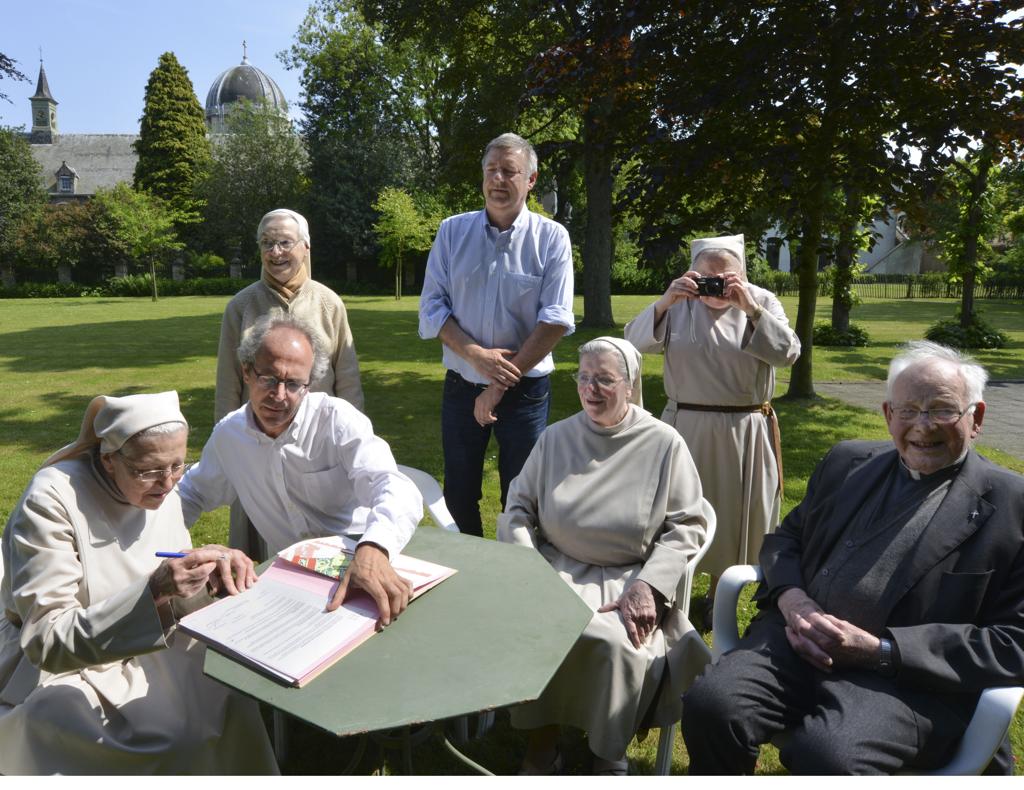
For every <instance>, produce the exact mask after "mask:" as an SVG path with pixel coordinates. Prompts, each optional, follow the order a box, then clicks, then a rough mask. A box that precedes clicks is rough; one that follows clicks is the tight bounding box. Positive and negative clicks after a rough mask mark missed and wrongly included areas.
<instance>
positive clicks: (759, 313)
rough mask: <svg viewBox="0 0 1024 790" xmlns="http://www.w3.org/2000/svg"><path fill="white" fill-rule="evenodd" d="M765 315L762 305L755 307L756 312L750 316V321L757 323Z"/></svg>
mask: <svg viewBox="0 0 1024 790" xmlns="http://www.w3.org/2000/svg"><path fill="white" fill-rule="evenodd" d="M763 314H764V308H763V307H761V305H755V306H754V312H753V313H751V314H750V320H751V321H754V322H755V323H756V322H757V319H758V318H760V317H761V316H762V315H763Z"/></svg>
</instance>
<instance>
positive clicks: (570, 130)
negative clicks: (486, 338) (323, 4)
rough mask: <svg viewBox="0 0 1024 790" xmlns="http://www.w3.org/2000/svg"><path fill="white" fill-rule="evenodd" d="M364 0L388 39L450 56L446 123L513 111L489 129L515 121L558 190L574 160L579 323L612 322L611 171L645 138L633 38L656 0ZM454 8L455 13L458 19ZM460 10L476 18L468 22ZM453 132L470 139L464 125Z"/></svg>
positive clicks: (468, 121)
mask: <svg viewBox="0 0 1024 790" xmlns="http://www.w3.org/2000/svg"><path fill="white" fill-rule="evenodd" d="M362 5H363V7H364V8H366V9H367V13H368V15H369V16H371V17H372V18H374V19H380V20H381V21H382V22H383V24H384V28H383V29H384V30H385V33H386V36H387V37H388V39H389V40H391V39H392V38H393V39H396V40H398V41H402V42H407V41H416V42H418V44H417V45H418V46H419V47H422V48H426V49H428V50H429V51H432V52H434V53H435V56H436V57H437V58H438V59H439V60H441V61H442V62H445V63H446V64H450V65H448V68H447V70H446V73H445V76H446V78H448V79H449V82H448V83H446V84H450V85H458V86H460V87H461V88H462V89H463V91H462V93H457V94H454V95H458V96H462V97H465V98H464V99H462V100H461V101H460V104H459V105H458V106H457V107H455V108H453V110H454V112H455V116H454V117H457V118H461V119H464V123H463V124H462V126H461V127H459V126H458V125H456V124H452V125H451V127H450V128H461V129H463V130H468V129H470V127H471V124H472V123H473V121H474V119H478V118H485V119H486V118H491V119H495V120H496V118H497V116H495V115H494V114H493V110H495V109H496V110H498V112H499V113H502V114H503V115H504V117H506V118H508V119H509V120H508V121H507V122H506V124H505V126H506V128H497V129H495V128H494V127H493V125H492V127H491V128H492V130H493V131H495V132H500V131H506V129H514V130H516V131H519V132H520V133H522V134H523V135H524V136H525V137H527V138H528V139H529V140H530V141H531V142H532V143H533V144H534V146H535V147H536V148H537V149H538V151H539V152H540V154H541V156H542V158H543V159H544V161H545V164H546V165H549V164H552V163H554V164H555V165H556V169H557V170H559V171H561V175H560V176H559V178H558V184H559V187H560V191H562V190H564V187H565V185H566V183H567V182H568V181H569V180H570V179H569V178H565V177H563V176H564V175H565V174H567V172H568V171H570V170H571V169H574V168H575V167H577V166H578V167H579V168H580V170H581V172H582V179H583V193H582V194H581V195H580V198H579V199H577V200H574V202H575V203H577V208H580V207H581V206H583V205H585V208H586V210H585V211H583V212H577V215H579V216H581V217H582V223H583V226H584V233H583V235H584V239H583V294H584V296H583V300H584V318H583V322H584V324H587V325H592V326H610V325H611V324H612V323H613V316H612V311H611V285H610V284H611V265H612V258H613V250H614V233H613V227H614V224H615V222H616V221H617V212H616V211H615V210H614V209H613V195H614V184H615V175H616V170H617V168H618V167H619V166H620V165H621V164H622V163H623V162H624V161H627V160H628V158H629V157H630V154H631V151H632V148H633V147H634V146H635V145H636V144H637V143H638V142H639V140H640V139H642V135H643V130H644V127H645V118H646V116H647V115H648V114H649V112H650V109H649V107H648V106H647V105H646V104H645V103H644V91H643V83H642V81H640V80H638V79H637V75H638V63H639V62H640V61H641V60H642V55H641V53H639V52H638V51H637V50H636V49H635V48H634V46H633V44H634V37H635V35H636V33H637V31H638V29H639V26H640V24H641V22H640V20H641V14H640V13H639V12H640V10H641V9H643V8H645V7H647V6H653V5H659V6H660V5H661V4H650V3H646V4H645V3H642V2H639V0H628V1H627V2H613V1H612V0H599V2H568V3H554V4H547V3H535V2H527V3H491V2H484V0H446V1H444V2H437V3H432V4H430V5H429V6H424V5H423V4H421V3H418V2H413V0H368V1H367V2H364V3H363V4H362ZM666 5H672V6H674V4H666ZM452 19H459V20H460V24H459V25H458V26H457V28H456V29H453V28H452V25H451V20H452ZM464 20H471V24H470V25H469V30H468V32H467V29H466V26H465V25H464V24H463V21H464ZM481 89H482V90H481ZM493 96H508V97H512V98H513V99H514V100H515V102H516V104H517V105H518V106H517V107H516V108H515V109H514V111H510V110H509V109H508V108H507V107H506V108H503V107H502V106H501V105H499V106H497V107H495V106H493V104H487V103H485V99H487V98H490V97H493ZM491 101H493V99H491ZM483 108H486V110H484V109H483ZM638 119H639V121H638ZM491 136H493V135H491ZM452 137H453V139H456V140H464V141H465V142H466V143H468V142H469V141H470V139H472V137H471V135H470V134H465V135H464V136H463V135H453V136H452ZM442 139H443V137H442ZM476 139H478V140H479V142H478V144H477V145H478V146H479V147H472V148H469V150H472V151H474V152H475V151H478V150H480V149H481V148H482V146H483V144H484V143H486V141H487V137H486V136H482V135H480V136H478V137H477V138H476ZM548 183H551V182H550V180H549V179H548ZM562 196H563V197H564V193H563V195H562Z"/></svg>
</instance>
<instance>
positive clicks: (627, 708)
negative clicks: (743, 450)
mask: <svg viewBox="0 0 1024 790" xmlns="http://www.w3.org/2000/svg"><path fill="white" fill-rule="evenodd" d="M640 361H641V357H640V354H639V352H638V351H637V350H636V349H635V348H634V347H633V346H632V345H631V344H629V343H628V342H626V341H624V340H621V339H619V338H612V337H601V338H597V339H596V340H592V341H590V342H589V343H587V344H585V345H584V346H582V347H581V348H580V363H579V372H578V373H577V375H576V381H577V383H578V392H579V397H580V403H581V405H582V406H583V410H582V411H581V412H579V413H577V414H576V415H575V416H573V417H570V418H568V419H566V420H562V421H561V422H557V423H555V424H554V425H551V426H550V427H549V428H548V429H547V430H546V431H545V432H544V433H543V434H542V435H541V437H540V440H539V441H538V442H537V445H536V446H535V447H534V448H533V452H531V453H530V456H529V458H528V459H527V461H526V464H525V466H524V467H523V471H522V472H521V473H520V474H519V476H518V477H517V478H516V479H515V481H514V482H513V483H512V487H511V488H510V490H509V496H508V504H507V505H506V507H505V512H504V513H503V514H502V515H501V516H500V517H499V520H498V538H499V540H503V541H506V542H509V543H518V544H522V545H524V546H530V547H532V548H533V549H535V550H537V551H539V552H540V553H541V554H542V555H543V556H544V558H545V559H546V560H547V561H548V562H549V563H551V565H552V567H553V568H554V569H555V570H556V571H557V572H558V574H559V575H560V576H561V577H562V579H563V580H564V581H565V583H566V584H568V585H569V586H571V587H572V588H573V589H574V590H575V591H576V592H577V593H578V594H579V596H580V598H582V599H583V601H584V602H585V603H586V604H587V605H589V606H590V607H591V609H593V611H594V616H593V618H592V619H591V621H590V623H589V625H588V626H587V628H586V629H585V630H584V632H583V634H582V635H581V636H580V638H579V640H578V641H577V642H576V644H575V646H574V647H573V649H572V650H571V651H570V653H569V655H568V656H567V657H566V659H565V661H564V662H563V664H562V666H561V667H560V668H559V669H558V671H557V672H556V674H555V676H554V678H552V680H551V682H550V683H549V684H548V686H547V688H546V689H545V690H544V693H543V695H542V696H541V698H540V699H539V700H537V701H536V702H531V703H528V704H526V705H522V706H520V707H518V708H514V709H513V711H512V723H513V725H514V726H516V727H518V728H520V729H529V730H531V733H530V738H529V746H528V749H527V754H526V757H525V759H524V761H523V766H522V772H523V773H527V774H544V773H557V772H558V770H559V769H560V768H561V757H560V755H559V752H558V748H557V746H558V738H559V729H558V726H557V725H560V724H567V725H572V726H575V727H578V728H580V729H583V730H585V731H586V732H587V738H588V743H589V745H590V750H591V752H593V756H594V771H595V772H596V773H605V774H613V775H615V774H624V773H626V771H627V768H628V764H627V762H626V759H625V757H626V747H627V745H628V744H629V742H630V740H631V739H632V738H633V735H634V733H636V731H637V730H638V729H639V728H641V727H648V726H662V725H668V724H671V723H672V722H674V721H677V720H678V719H679V716H680V712H681V707H680V700H679V695H680V693H681V692H682V691H683V690H685V689H686V688H687V686H688V685H689V683H690V681H691V680H692V679H693V677H694V676H695V675H696V674H698V673H699V672H700V671H701V669H702V668H703V667H704V665H705V664H706V663H707V661H708V660H709V654H708V651H707V648H706V647H705V646H704V643H703V642H702V641H701V639H700V637H699V636H698V635H697V633H696V632H695V631H694V629H693V628H692V626H691V625H690V623H689V621H688V620H687V619H686V616H685V615H684V614H683V612H682V611H681V610H680V609H679V608H677V606H676V604H677V602H680V603H681V595H677V591H679V586H680V584H681V583H682V582H683V581H684V575H685V568H686V563H687V561H688V560H689V559H690V558H691V557H692V556H693V555H694V554H695V553H696V552H697V550H698V549H699V548H700V547H701V545H702V544H703V542H704V540H705V536H706V530H707V528H708V526H709V525H711V524H713V523H714V518H715V515H714V512H713V511H712V510H711V507H710V506H709V505H708V503H707V502H706V501H705V500H704V498H703V496H702V494H701V484H700V478H699V477H698V476H697V470H696V468H695V467H694V465H693V461H692V459H691V458H690V453H689V451H688V450H687V449H686V444H685V443H684V442H683V440H682V438H680V436H679V434H678V433H677V432H676V431H675V430H673V429H672V428H671V427H669V426H668V425H666V424H665V423H663V422H661V421H659V420H657V419H656V418H654V417H652V416H651V415H650V414H648V413H647V412H646V411H644V410H643V409H642V408H641V406H640V404H641V391H640Z"/></svg>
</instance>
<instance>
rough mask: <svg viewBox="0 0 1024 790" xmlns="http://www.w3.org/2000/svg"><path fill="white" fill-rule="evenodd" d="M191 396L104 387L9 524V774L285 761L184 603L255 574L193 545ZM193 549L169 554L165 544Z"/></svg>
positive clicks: (5, 633)
mask: <svg viewBox="0 0 1024 790" xmlns="http://www.w3.org/2000/svg"><path fill="white" fill-rule="evenodd" d="M187 439H188V425H187V423H186V421H185V418H184V416H183V415H182V413H181V411H180V409H179V408H178V394H177V393H176V392H163V393H159V394H154V395H129V396H126V397H107V396H100V397H97V398H94V399H93V401H92V402H91V403H90V404H89V408H88V409H87V411H86V414H85V419H84V420H83V422H82V431H81V434H80V436H79V438H78V440H77V441H76V442H75V443H73V444H70V445H68V446H67V447H65V448H64V449H62V450H60V451H58V452H57V453H55V454H54V455H52V456H51V457H50V458H49V459H47V461H46V462H45V463H44V464H43V467H42V468H41V469H40V470H39V471H38V472H36V474H35V476H34V477H33V478H32V481H31V482H30V483H29V486H28V488H27V489H26V491H25V493H24V494H23V495H22V497H21V500H20V501H19V502H18V504H17V506H16V507H15V508H14V512H13V513H12V514H11V517H10V520H9V521H8V522H7V527H6V528H5V530H4V534H3V566H4V568H3V570H4V575H3V584H2V587H0V598H2V601H3V607H4V616H3V617H2V618H0V773H4V774H181V773H193V774H235V773H276V772H277V768H276V764H275V762H274V758H273V753H272V752H271V750H270V743H269V740H268V739H267V734H266V731H265V729H264V727H263V723H262V721H261V720H260V717H259V711H258V709H257V707H256V705H255V703H253V702H252V701H250V700H246V699H243V698H241V697H239V696H236V695H234V694H233V693H231V692H230V691H228V690H227V689H226V688H225V687H223V686H221V685H219V684H218V683H216V682H214V681H212V680H210V679H208V678H206V677H204V675H203V657H204V654H205V650H204V648H203V646H202V645H201V644H199V643H198V642H196V641H194V640H193V639H191V638H189V637H188V636H187V635H185V634H184V633H181V632H178V631H177V630H176V629H175V627H174V624H175V618H176V616H177V615H179V614H182V613H185V612H186V611H188V610H189V609H192V608H195V607H197V606H199V605H201V604H202V603H204V602H208V601H209V597H208V596H207V595H206V594H205V592H206V590H207V589H208V588H210V589H211V590H212V591H213V592H218V591H221V592H225V593H229V594H233V593H237V592H238V591H240V590H242V589H245V588H248V587H250V586H251V585H252V584H253V583H254V582H255V581H256V575H255V571H254V569H253V565H252V562H251V561H250V560H249V558H248V557H246V556H245V555H244V554H242V553H241V552H238V551H232V550H230V549H227V548H225V547H223V546H204V547H202V548H199V549H192V548H190V547H191V542H190V540H189V534H188V531H187V530H186V529H185V524H184V521H183V519H182V515H181V502H180V500H179V499H178V494H177V492H176V491H175V485H176V483H177V481H178V478H179V477H180V476H181V474H182V472H183V471H184V466H185V449H186V442H187ZM166 551H172V552H173V551H178V552H180V553H184V556H182V557H178V558H172V559H164V560H161V559H160V558H158V557H157V556H156V553H157V552H166Z"/></svg>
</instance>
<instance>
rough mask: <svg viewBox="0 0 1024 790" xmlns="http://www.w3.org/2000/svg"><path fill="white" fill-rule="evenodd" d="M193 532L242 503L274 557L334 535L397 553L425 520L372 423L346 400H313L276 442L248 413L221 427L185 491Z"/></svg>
mask: <svg viewBox="0 0 1024 790" xmlns="http://www.w3.org/2000/svg"><path fill="white" fill-rule="evenodd" d="M178 491H179V493H180V494H181V503H182V512H183V513H184V516H185V522H186V523H187V524H188V525H190V526H191V525H192V524H193V523H195V520H196V519H197V518H199V515H200V513H203V512H205V511H209V510H213V509H215V508H218V507H221V506H223V505H229V504H231V502H233V501H234V499H235V497H236V496H237V497H238V499H239V500H240V501H241V503H242V507H244V508H245V512H246V513H247V514H248V515H249V518H250V520H251V521H252V523H253V525H254V526H255V527H256V529H257V530H258V531H259V533H260V535H261V536H262V537H263V539H264V540H265V541H266V542H267V548H268V550H269V551H271V552H275V553H276V552H278V551H280V550H282V549H284V548H287V547H288V546H290V545H291V544H292V543H295V542H296V541H299V540H304V539H306V538H313V537H323V536H325V535H350V536H354V535H359V534H362V536H363V537H362V540H360V542H361V543H362V542H370V543H376V544H377V545H379V546H380V547H381V548H383V549H385V550H386V551H387V552H388V554H389V555H390V556H392V557H393V556H395V555H396V554H398V553H399V552H400V551H401V550H402V548H403V547H404V546H405V544H406V543H408V542H409V539H410V538H411V537H412V533H413V530H415V528H416V525H417V524H418V523H419V521H420V518H421V517H422V515H423V499H422V497H421V496H420V493H419V491H418V490H417V488H416V486H415V485H413V483H412V482H411V481H410V480H409V479H408V478H407V477H405V475H403V474H401V473H400V472H399V471H398V469H397V467H396V466H395V459H394V457H393V456H392V455H391V448H389V447H388V444H387V442H385V441H384V440H383V439H380V438H378V437H377V436H375V435H374V433H373V426H372V425H371V424H370V420H369V419H368V418H367V417H366V416H365V415H364V414H362V413H360V412H359V410H358V409H356V408H355V407H354V406H352V405H351V404H350V403H348V402H347V401H344V400H342V399H341V398H335V397H331V396H329V395H326V394H325V393H322V392H311V393H309V394H307V395H306V397H305V398H303V400H302V403H300V404H299V409H298V411H297V412H296V414H295V419H294V420H292V423H291V425H289V426H288V427H287V428H286V429H285V430H284V432H282V434H281V435H280V436H278V437H277V438H276V439H274V438H271V437H270V436H267V434H265V433H264V432H263V431H262V430H261V429H260V428H259V426H258V425H257V424H256V422H255V420H254V419H253V416H252V409H251V407H250V406H249V404H246V405H245V406H243V407H242V408H240V409H236V410H235V411H233V412H231V413H230V414H228V415H227V416H226V417H225V418H224V419H223V420H221V421H220V422H219V423H217V425H216V427H215V428H214V429H213V433H212V434H211V435H210V439H209V441H207V443H206V446H205V447H204V448H203V455H202V458H201V459H200V460H199V463H198V464H195V465H193V466H191V467H190V468H189V470H188V471H187V472H186V473H185V476H184V477H183V478H182V480H181V482H180V483H179V485H178Z"/></svg>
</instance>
